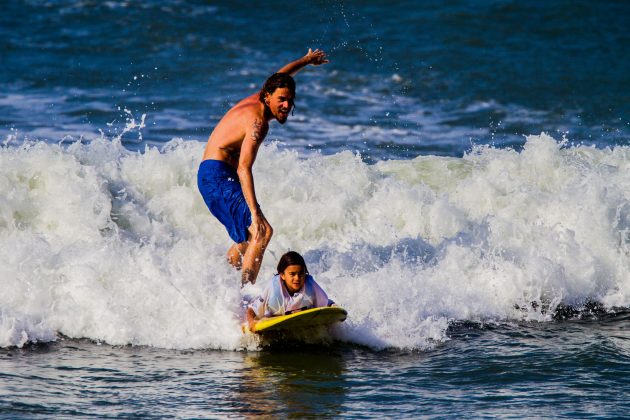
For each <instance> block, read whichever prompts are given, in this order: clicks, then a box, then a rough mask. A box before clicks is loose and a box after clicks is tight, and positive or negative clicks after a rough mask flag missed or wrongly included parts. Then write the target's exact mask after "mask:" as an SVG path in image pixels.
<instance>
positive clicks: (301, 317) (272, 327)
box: [256, 306, 348, 333]
mask: <svg viewBox="0 0 630 420" xmlns="http://www.w3.org/2000/svg"><path fill="white" fill-rule="evenodd" d="M347 316H348V312H346V310H345V309H343V308H340V307H338V306H325V307H322V308H313V309H306V310H303V311H300V312H294V313H292V314H289V315H281V316H273V317H269V318H263V319H261V320H260V321H258V322H257V323H256V332H257V333H258V332H266V331H277V330H291V329H301V328H309V327H316V326H319V325H330V324H333V323H335V322H342V321H345V320H346V317H347Z"/></svg>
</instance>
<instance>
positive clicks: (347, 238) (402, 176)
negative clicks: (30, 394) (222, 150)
mask: <svg viewBox="0 0 630 420" xmlns="http://www.w3.org/2000/svg"><path fill="white" fill-rule="evenodd" d="M202 151H203V144H201V143H198V142H186V141H182V140H174V141H172V142H171V143H169V144H167V145H166V146H165V147H164V148H163V149H161V150H158V149H156V148H150V147H147V149H146V150H145V151H144V152H143V153H137V152H130V151H129V150H127V149H125V148H124V147H122V145H121V144H120V142H119V141H113V142H112V141H109V140H107V139H105V138H103V139H97V140H94V141H92V142H90V143H86V144H81V143H75V144H72V145H69V146H68V147H61V146H56V145H50V144H46V143H26V144H23V145H21V146H12V147H4V148H2V149H0V197H1V198H0V200H1V203H2V205H1V206H0V244H1V246H0V255H1V257H2V260H3V266H2V267H1V268H0V281H1V282H2V289H3V290H4V292H3V293H2V295H0V308H1V309H2V321H1V322H0V327H1V328H2V331H0V339H1V340H2V342H0V345H1V346H16V345H17V346H21V345H23V344H25V343H26V342H28V341H50V340H52V339H54V337H55V334H63V335H64V336H68V337H77V338H78V337H86V338H89V339H92V340H99V341H105V342H108V343H111V344H134V345H151V346H159V347H166V348H217V349H239V348H243V347H248V346H249V347H250V348H251V346H252V345H255V343H253V344H252V343H251V342H250V343H247V342H244V341H243V337H242V335H241V332H240V328H239V324H240V317H241V315H242V300H243V298H244V297H245V298H247V297H251V296H253V295H255V294H256V293H258V292H260V291H261V290H262V288H263V287H264V286H265V284H266V283H267V282H268V281H269V278H270V277H271V276H272V274H273V273H274V267H275V265H276V263H277V258H279V256H280V255H281V254H282V253H283V252H285V251H286V250H287V249H293V250H296V251H298V252H301V253H302V254H304V255H305V257H306V260H307V263H308V265H309V270H310V272H311V273H312V274H313V275H314V276H315V278H316V279H317V280H318V282H319V283H320V284H321V285H322V286H323V287H324V289H325V290H326V291H327V292H328V294H329V295H330V297H331V298H333V299H334V300H335V301H336V302H337V303H338V304H339V305H341V306H343V307H345V308H346V309H348V311H349V318H348V320H347V321H346V322H345V323H344V324H343V325H341V326H340V327H338V328H336V330H335V335H336V337H337V338H338V339H341V340H345V341H348V342H351V343H358V344H363V345H368V346H371V347H374V348H386V347H394V348H408V349H423V348H427V347H430V346H432V345H434V343H436V342H440V341H443V340H446V339H447V328H448V326H449V325H450V323H452V322H453V321H459V320H463V321H479V322H492V321H508V322H510V321H521V320H535V321H549V320H551V319H552V316H553V311H554V309H555V307H556V306H557V305H558V304H561V303H562V304H564V305H573V306H576V307H579V306H580V305H582V304H584V303H585V302H587V301H597V302H601V303H602V304H603V305H604V306H605V307H606V308H612V307H616V306H622V307H627V306H628V305H629V304H630V302H629V301H630V284H629V282H630V280H628V279H630V276H629V274H630V273H629V272H628V271H629V268H628V267H630V255H629V252H628V245H629V239H630V238H629V236H628V231H630V188H628V186H629V185H630V178H629V175H628V174H629V173H630V171H629V169H630V168H629V166H630V152H629V150H628V148H626V147H616V148H614V149H603V150H601V149H595V148H591V147H584V146H568V145H567V144H566V143H564V142H562V141H560V142H558V141H556V140H554V139H553V138H551V137H549V136H547V135H545V134H541V135H539V136H529V137H528V138H527V142H526V145H525V147H524V148H523V150H522V151H521V152H517V151H514V150H509V149H493V148H490V147H479V148H475V149H473V150H472V151H471V152H470V153H469V154H467V155H465V156H464V157H463V158H450V157H435V156H420V157H417V158H415V159H411V160H389V161H380V162H378V163H376V164H367V163H365V162H364V161H363V160H362V159H361V157H360V156H359V155H356V154H353V153H350V152H341V153H338V154H335V155H330V156H325V155H320V154H317V153H313V154H309V155H300V154H298V153H297V152H294V151H289V150H281V149H279V148H278V147H277V146H276V145H274V144H270V145H264V146H263V147H262V148H261V150H260V152H259V157H258V159H257V162H256V165H255V167H254V173H255V177H256V183H257V184H256V186H257V195H258V197H259V201H260V203H261V206H262V208H263V211H264V213H265V215H266V217H267V218H268V219H269V221H270V223H271V224H272V226H273V227H274V232H275V235H274V238H273V240H272V242H271V244H270V247H269V250H268V252H267V254H266V256H265V259H264V261H263V267H262V269H261V274H260V276H259V281H258V282H257V283H256V285H253V286H247V287H246V288H245V289H243V290H242V291H241V290H239V281H238V280H239V278H238V273H236V272H234V271H233V270H232V269H231V267H230V266H229V265H228V264H227V263H226V261H225V252H226V250H227V248H228V247H229V246H230V241H229V238H228V236H227V234H226V232H225V230H224V228H223V227H222V226H221V225H220V224H219V223H218V222H217V221H216V220H215V219H214V218H213V217H212V216H211V215H210V213H209V212H208V210H207V209H206V208H205V205H204V203H203V201H202V199H201V197H200V196H199V193H198V191H197V189H196V169H197V166H198V164H199V161H200V157H201V155H202Z"/></svg>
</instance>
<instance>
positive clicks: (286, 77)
mask: <svg viewBox="0 0 630 420" xmlns="http://www.w3.org/2000/svg"><path fill="white" fill-rule="evenodd" d="M278 88H289V90H290V91H291V93H292V94H293V99H295V80H293V77H291V75H290V74H289V73H274V74H272V75H271V76H270V77H269V78H268V79H267V80H266V81H265V84H264V85H263V87H262V89H260V93H259V94H258V100H259V101H260V102H262V103H263V104H264V103H265V95H266V94H267V93H268V94H270V95H273V93H274V92H275V91H276V89H278Z"/></svg>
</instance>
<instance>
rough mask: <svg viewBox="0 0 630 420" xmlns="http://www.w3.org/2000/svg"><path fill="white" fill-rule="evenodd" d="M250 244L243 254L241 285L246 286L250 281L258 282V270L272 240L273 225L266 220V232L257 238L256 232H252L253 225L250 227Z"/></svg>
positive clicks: (252, 282)
mask: <svg viewBox="0 0 630 420" xmlns="http://www.w3.org/2000/svg"><path fill="white" fill-rule="evenodd" d="M249 229H250V230H249V234H248V236H247V237H248V239H249V245H247V249H246V250H245V254H243V274H242V277H241V287H243V286H245V283H247V282H250V283H251V284H254V283H256V277H258V271H259V270H260V265H261V264H262V259H263V255H264V254H265V249H266V248H267V245H268V244H269V241H270V240H271V236H272V235H273V229H272V227H271V225H270V224H269V223H268V222H267V221H265V234H264V235H262V236H261V237H258V238H256V239H253V238H254V233H253V232H252V230H251V229H252V227H251V226H250V227H249Z"/></svg>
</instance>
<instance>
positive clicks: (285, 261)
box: [277, 251, 308, 274]
mask: <svg viewBox="0 0 630 420" xmlns="http://www.w3.org/2000/svg"><path fill="white" fill-rule="evenodd" d="M290 265H301V266H302V267H304V272H305V273H306V274H308V268H306V262H304V258H302V256H301V255H300V254H298V253H297V252H295V251H289V252H287V253H286V254H284V255H283V256H282V257H280V261H278V267H277V269H278V274H280V273H283V272H284V270H286V268H287V267H288V266H290Z"/></svg>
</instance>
